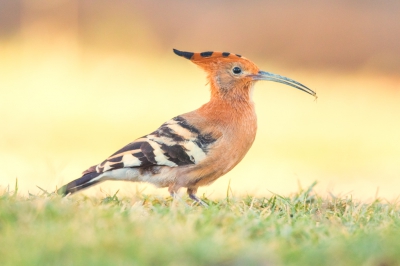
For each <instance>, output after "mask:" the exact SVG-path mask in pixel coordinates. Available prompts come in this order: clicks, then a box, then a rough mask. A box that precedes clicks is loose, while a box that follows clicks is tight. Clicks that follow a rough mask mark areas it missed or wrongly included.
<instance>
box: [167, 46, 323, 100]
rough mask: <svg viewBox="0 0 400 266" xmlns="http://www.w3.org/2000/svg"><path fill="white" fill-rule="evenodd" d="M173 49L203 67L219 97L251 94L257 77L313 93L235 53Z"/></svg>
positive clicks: (247, 96) (297, 83)
mask: <svg viewBox="0 0 400 266" xmlns="http://www.w3.org/2000/svg"><path fill="white" fill-rule="evenodd" d="M174 53H175V54H177V55H179V56H182V57H184V58H186V59H189V60H190V61H192V62H193V63H195V64H196V65H198V66H200V67H201V68H202V69H204V70H205V71H206V72H207V74H208V80H209V82H210V84H211V93H212V96H220V97H223V98H227V97H228V98H232V97H234V98H242V97H243V96H244V97H246V98H249V99H250V97H251V91H252V88H253V85H254V83H255V82H256V81H258V80H269V81H275V82H279V83H283V84H286V85H289V86H292V87H294V88H296V89H299V90H302V91H304V92H306V93H308V94H311V95H313V96H314V97H317V94H316V93H315V92H314V91H313V90H311V89H309V88H308V87H306V86H304V85H303V84H301V83H299V82H297V81H295V80H292V79H289V78H287V77H284V76H280V75H277V74H273V73H270V72H266V71H262V70H260V69H259V68H258V67H257V66H256V65H255V64H254V63H253V62H251V61H250V60H248V59H247V58H244V57H242V56H241V55H238V54H232V53H227V52H202V53H192V52H183V51H179V50H176V49H174Z"/></svg>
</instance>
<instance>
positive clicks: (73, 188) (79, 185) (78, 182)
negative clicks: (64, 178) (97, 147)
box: [57, 172, 102, 196]
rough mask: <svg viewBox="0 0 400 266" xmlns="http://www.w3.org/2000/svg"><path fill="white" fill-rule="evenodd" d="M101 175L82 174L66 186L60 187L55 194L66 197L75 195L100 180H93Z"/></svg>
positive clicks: (93, 173) (95, 173) (94, 173)
mask: <svg viewBox="0 0 400 266" xmlns="http://www.w3.org/2000/svg"><path fill="white" fill-rule="evenodd" d="M99 175H101V173H97V172H90V173H86V174H84V175H83V176H82V177H80V178H78V179H75V180H74V181H71V182H69V183H68V184H66V185H64V186H62V187H61V188H59V189H58V190H57V193H58V194H59V195H62V196H66V195H68V194H70V193H71V194H72V193H75V192H77V191H79V190H81V189H84V188H87V187H90V186H93V185H95V184H97V183H99V182H101V181H102V180H99V179H97V180H94V179H95V178H96V177H98V176H99Z"/></svg>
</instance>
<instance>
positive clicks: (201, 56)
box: [174, 49, 243, 62]
mask: <svg viewBox="0 0 400 266" xmlns="http://www.w3.org/2000/svg"><path fill="white" fill-rule="evenodd" d="M174 53H175V54H177V55H179V56H182V57H184V58H186V59H189V60H191V61H194V62H200V61H205V60H209V59H216V58H227V59H228V58H229V59H238V58H243V57H242V56H241V55H240V54H232V53H228V52H212V51H208V52H201V53H193V52H184V51H179V50H176V49H174Z"/></svg>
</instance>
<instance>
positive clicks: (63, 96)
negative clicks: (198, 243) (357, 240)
mask: <svg viewBox="0 0 400 266" xmlns="http://www.w3.org/2000/svg"><path fill="white" fill-rule="evenodd" d="M399 14H400V2H399V1H395V0H392V1H390V0H389V1H384V2H377V1H372V0H363V1H361V0H358V1H345V0H339V1H327V0H326V1H317V0H311V1H306V2H304V1H303V2H298V1H294V0H285V1H233V0H230V1H228V0H221V1H184V0H175V1H144V0H143V1H105V0H96V1H95V0H53V1H45V0H35V1H29V0H0V117H1V126H0V190H4V189H7V186H10V187H13V186H14V183H15V180H16V178H18V181H19V189H20V193H23V194H27V193H28V191H29V192H30V193H37V192H38V191H39V190H38V188H37V187H36V186H40V187H42V188H44V189H47V190H49V191H52V190H54V189H55V188H56V187H57V186H58V187H59V186H61V185H62V184H64V183H65V182H69V181H71V180H72V179H75V178H78V177H80V174H81V172H82V171H83V170H85V169H87V168H88V167H89V166H92V165H94V164H97V163H99V162H101V161H102V160H103V159H105V158H106V157H108V156H109V155H111V154H112V153H113V152H115V151H116V150H117V149H119V148H121V147H122V146H124V145H125V144H127V143H128V142H130V141H132V140H134V139H136V138H138V137H141V136H143V135H145V134H147V133H150V132H151V131H153V130H155V129H156V128H157V127H158V126H160V125H161V124H162V123H163V122H164V121H166V120H168V119H170V118H172V117H174V116H176V115H178V114H181V113H184V112H188V111H191V110H193V109H196V108H198V107H199V106H200V105H202V104H203V103H205V102H207V101H208V99H209V91H208V87H207V86H206V85H205V83H206V80H205V75H204V73H202V71H201V70H200V69H198V68H197V67H196V66H195V65H193V64H191V63H190V62H189V61H187V60H185V59H183V58H180V57H177V56H175V55H174V54H173V53H172V48H177V49H180V50H184V51H193V52H202V51H208V50H211V51H213V50H214V51H227V52H233V53H238V54H241V55H244V56H245V57H247V58H249V59H251V60H252V61H254V62H255V63H256V64H257V65H258V66H259V67H260V68H261V69H262V70H265V71H271V72H273V73H278V74H281V75H284V76H287V77H289V78H292V79H295V80H297V81H299V82H301V83H304V84H306V85H307V86H308V87H310V88H312V89H314V90H315V91H317V93H318V96H319V98H318V100H317V101H314V99H313V97H312V96H310V95H308V94H306V93H303V92H301V91H299V90H296V89H294V88H291V87H288V86H284V85H282V84H278V83H271V82H260V83H258V84H257V86H256V90H255V95H254V99H255V103H256V108H257V114H258V123H259V131H258V134H257V138H256V141H255V143H254V144H253V147H252V149H251V150H250V152H249V153H248V154H247V156H246V157H245V159H244V160H243V161H242V163H240V164H239V165H238V166H237V167H236V168H235V169H234V170H232V171H231V172H230V173H229V174H227V175H226V176H224V177H221V178H220V179H219V180H217V181H216V182H215V183H214V184H213V185H211V186H209V187H204V188H201V189H200V190H199V195H202V194H205V195H206V196H208V197H210V198H218V197H223V196H224V195H225V193H226V190H227V187H228V183H229V181H230V182H231V188H232V191H233V193H234V194H235V195H238V196H239V195H247V194H249V195H256V196H268V195H270V194H271V192H274V193H279V194H283V195H287V194H289V193H292V192H295V191H297V189H298V184H301V185H302V186H303V187H306V186H308V185H310V184H311V183H312V182H313V181H317V182H318V183H319V184H318V186H317V190H318V191H319V192H321V193H333V194H336V195H337V194H340V195H346V194H352V195H353V196H354V197H358V198H374V197H375V196H376V193H377V191H379V196H380V197H385V198H387V199H393V198H396V197H397V196H399V195H400V192H399V187H400V20H399V17H398V15H399ZM100 188H101V189H102V190H103V191H106V192H108V193H114V192H115V191H117V189H121V192H120V193H124V194H125V195H130V194H132V193H136V192H135V191H136V190H137V189H139V190H144V193H158V194H160V195H167V192H166V189H154V188H153V187H152V186H151V185H147V184H144V185H137V184H134V183H119V182H105V183H102V184H101V185H100V186H96V187H94V188H91V189H89V190H86V191H85V192H84V193H86V194H90V193H95V194H96V193H101V192H100Z"/></svg>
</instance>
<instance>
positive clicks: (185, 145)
mask: <svg viewBox="0 0 400 266" xmlns="http://www.w3.org/2000/svg"><path fill="white" fill-rule="evenodd" d="M174 52H175V54H177V55H179V56H182V57H184V58H186V59H188V60H190V61H192V62H193V63H195V64H196V65H198V66H199V67H201V68H202V69H203V70H205V71H206V73H207V79H208V82H209V84H210V89H211V99H210V101H209V102H208V103H206V104H204V105H203V106H201V107H200V108H198V109H196V110H194V111H192V112H189V113H186V114H182V115H179V116H176V117H174V118H172V119H171V120H169V121H167V122H165V123H164V124H162V125H161V126H160V127H159V128H158V129H157V130H156V131H154V132H152V133H150V134H148V135H146V136H143V137H141V138H139V139H137V140H135V141H133V142H131V143H129V144H128V145H126V146H125V147H123V148H122V149H120V150H118V151H117V152H115V153H114V154H112V155H111V156H110V157H108V158H107V159H106V160H104V161H103V162H102V163H100V164H98V165H95V166H92V167H90V168H89V169H87V170H86V171H84V172H83V174H82V177H80V178H78V179H76V180H74V181H72V182H70V183H68V184H66V185H65V186H63V187H61V188H60V189H59V190H58V193H60V194H62V195H67V194H69V193H74V192H77V191H79V190H81V189H84V188H87V187H90V186H93V185H95V184H98V183H100V182H102V181H105V180H126V181H134V182H149V183H152V184H154V185H156V186H158V187H168V191H169V192H170V194H171V196H173V197H175V196H176V195H177V192H178V190H179V189H180V188H181V187H184V188H187V193H188V194H189V197H190V198H191V199H193V200H194V201H196V202H198V203H200V204H204V205H205V203H203V202H202V201H201V200H200V199H199V198H198V197H197V196H196V192H197V188H198V187H199V186H205V185H208V184H211V183H212V182H214V181H215V180H216V179H217V178H219V177H220V176H222V175H224V174H226V173H227V172H229V171H230V170H231V169H232V168H233V167H235V166H236V165H237V164H238V163H239V162H240V161H241V160H242V159H243V157H244V156H245V155H246V153H247V151H248V150H249V149H250V147H251V145H252V144H253V141H254V139H255V136H256V131H257V118H256V113H255V109H254V102H253V99H252V95H253V89H254V84H255V83H256V82H257V81H259V80H269V81H275V82H279V83H283V84H286V85H289V86H292V87H295V88H296V89H299V90H302V91H304V92H306V93H308V94H311V95H313V96H315V97H316V93H315V92H314V91H312V90H311V89H309V88H307V87H306V86H304V85H302V84H301V83H299V82H297V81H294V80H292V79H289V78H286V77H283V76H280V75H276V74H272V73H270V72H265V71H261V70H260V69H259V68H258V67H257V66H256V65H255V64H254V63H253V62H251V61H250V60H248V59H246V58H244V57H242V56H241V55H238V54H232V53H227V52H203V53H191V52H183V51H178V50H176V49H174Z"/></svg>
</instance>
